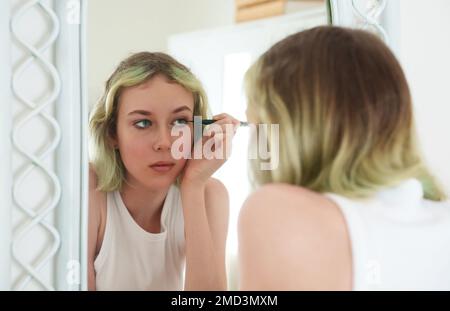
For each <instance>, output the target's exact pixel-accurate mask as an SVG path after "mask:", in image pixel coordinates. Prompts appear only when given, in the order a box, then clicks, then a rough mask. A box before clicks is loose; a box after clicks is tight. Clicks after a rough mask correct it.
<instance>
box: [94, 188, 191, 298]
mask: <svg viewBox="0 0 450 311" xmlns="http://www.w3.org/2000/svg"><path fill="white" fill-rule="evenodd" d="M106 202H107V203H106V207H107V208H106V214H107V216H106V226H105V233H104V237H103V242H102V246H101V248H100V251H99V253H98V256H97V258H96V259H95V261H94V268H95V272H96V289H97V290H183V283H184V282H183V277H184V265H185V248H184V247H185V244H184V243H185V241H184V221H183V210H182V206H181V198H180V192H179V189H178V188H177V187H176V186H175V185H171V186H170V188H169V190H168V192H167V196H166V198H165V201H164V204H163V209H162V212H161V232H160V233H150V232H147V231H145V230H144V229H143V228H142V227H140V226H139V225H138V224H137V223H136V222H135V220H134V219H133V217H132V216H131V214H130V213H129V211H128V209H127V208H126V207H125V205H124V203H123V201H122V198H121V195H120V193H119V192H118V191H114V192H108V193H107V197H106Z"/></svg>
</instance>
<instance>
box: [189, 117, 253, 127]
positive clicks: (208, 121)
mask: <svg viewBox="0 0 450 311" xmlns="http://www.w3.org/2000/svg"><path fill="white" fill-rule="evenodd" d="M216 121H217V120H213V119H203V120H202V125H209V124H213V123H214V122H216ZM188 122H194V121H188ZM239 122H240V123H239V126H249V123H248V122H244V121H239Z"/></svg>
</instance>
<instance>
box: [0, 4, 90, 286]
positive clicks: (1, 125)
mask: <svg viewBox="0 0 450 311" xmlns="http://www.w3.org/2000/svg"><path fill="white" fill-rule="evenodd" d="M86 5H87V1H86V0H58V1H48V0H40V1H39V0H3V1H0V42H2V45H3V46H4V47H5V48H2V49H0V65H1V67H2V70H1V71H0V101H1V103H2V104H1V105H0V141H1V146H2V147H1V149H2V150H1V152H0V172H2V173H1V175H0V198H1V200H2V208H1V209H0V237H1V238H0V290H23V289H29V287H30V286H31V284H33V285H34V286H35V287H36V286H37V288H41V289H46V290H80V289H81V290H85V289H86V288H87V205H88V204H87V202H88V190H87V189H88V156H87V155H88V152H87V126H88V121H87V115H88V105H87V100H86V99H87V96H86V93H87V92H86V85H87V81H86V64H85V61H86V57H85V52H84V51H85V42H86V40H85V38H86V35H85V34H86V31H85V18H84V17H85V15H86V14H85V9H86ZM31 10H33V14H27V13H30V11H31ZM36 12H37V13H36ZM36 14H42V15H43V16H40V17H41V18H42V17H43V18H44V19H48V20H50V26H48V25H47V26H43V27H47V28H49V29H45V31H46V32H45V34H44V41H43V42H42V40H30V37H32V36H33V35H35V36H38V35H39V34H35V32H36V33H37V32H39V31H34V30H35V29H31V30H30V31H27V36H26V39H24V38H22V37H23V35H21V33H20V31H19V30H18V29H19V28H20V29H21V30H23V27H24V26H25V27H30V25H35V24H36V20H33V19H36V18H37V17H36ZM19 24H20V27H19V26H18V25H19ZM31 27H33V26H31ZM36 38H39V39H42V38H41V37H36ZM33 39H34V38H33ZM30 41H35V42H40V44H39V46H33V45H32V43H30ZM18 53H21V54H20V56H21V57H17V56H18V55H17V54H18ZM22 53H23V54H22ZM15 54H16V55H15ZM23 55H24V56H23ZM49 55H50V56H49ZM13 59H18V61H15V62H14V63H13ZM37 63H39V65H40V67H38V68H39V70H41V72H40V73H39V74H36V72H35V71H27V69H29V68H30V66H32V65H34V64H37ZM32 75H34V76H32ZM30 76H31V77H30ZM43 77H45V78H43ZM21 79H31V80H26V81H27V83H26V84H29V81H35V82H36V81H38V82H39V83H40V84H45V83H46V84H45V86H46V90H47V93H46V94H45V95H46V98H45V101H44V102H33V100H31V99H29V98H27V96H28V95H29V92H27V90H25V91H24V90H23V89H22V88H19V87H18V86H17V85H18V81H19V82H20V81H23V80H21ZM17 103H19V104H21V107H25V109H21V112H20V114H18V117H14V119H13V113H12V112H13V106H14V105H16V104H17ZM49 111H54V112H49ZM36 117H40V120H43V122H44V123H45V124H44V125H45V126H46V127H48V128H50V129H51V131H49V132H50V134H49V137H46V141H48V142H50V143H49V146H48V147H47V148H46V149H45V150H44V151H42V152H40V153H39V154H37V153H31V152H30V151H28V150H27V149H26V148H25V146H26V145H25V144H26V143H27V141H26V139H27V137H28V138H29V137H32V135H31V134H32V133H26V131H23V130H22V128H23V126H24V125H26V124H27V123H28V122H30V120H35V119H34V118H36ZM35 121H36V120H35ZM28 125H29V124H28ZM23 129H27V130H28V131H29V128H26V127H25V128H23ZM19 132H20V134H21V135H19ZM24 132H25V134H24ZM27 134H29V135H28V136H27ZM17 154H19V155H20V157H21V158H23V159H25V165H22V169H21V170H20V171H19V170H16V171H13V164H14V160H15V155H16V156H17ZM47 157H52V159H54V162H53V163H52V165H48V164H47V163H48V161H47V160H48V159H46V158H47ZM31 172H34V173H37V174H42V175H45V177H46V178H47V179H49V180H50V184H51V190H50V193H49V196H50V197H51V200H50V203H46V204H44V203H43V206H39V207H38V208H33V209H31V208H30V207H29V206H27V204H25V203H24V201H25V200H23V198H24V197H26V196H27V191H30V190H33V189H30V187H28V188H24V187H22V188H21V186H23V181H24V180H26V179H27V177H29V176H30V173H31ZM47 201H48V200H47ZM47 201H46V202H47ZM15 214H20V215H22V216H23V215H24V216H25V220H23V219H22V221H20V222H19V224H17V225H14V221H13V218H14V215H15ZM48 218H52V220H51V221H50V220H49V219H48ZM37 228H38V229H44V232H45V233H46V234H43V235H36V234H35V232H34V230H35V229H37ZM42 237H44V238H45V239H46V241H42V240H39V241H38V240H37V239H39V238H42ZM39 243H43V245H44V246H47V247H42V249H38V251H37V252H35V254H33V258H29V257H31V256H24V254H27V255H28V254H29V252H24V251H22V250H21V249H20V248H21V247H23V245H33V246H35V245H39ZM48 246H50V247H48ZM36 247H37V246H36ZM49 248H50V250H49ZM44 268H45V269H44ZM13 269H14V271H16V272H18V273H15V274H13V273H12V271H13ZM43 270H46V271H50V272H51V273H50V276H48V275H46V276H45V277H44V276H42V271H43Z"/></svg>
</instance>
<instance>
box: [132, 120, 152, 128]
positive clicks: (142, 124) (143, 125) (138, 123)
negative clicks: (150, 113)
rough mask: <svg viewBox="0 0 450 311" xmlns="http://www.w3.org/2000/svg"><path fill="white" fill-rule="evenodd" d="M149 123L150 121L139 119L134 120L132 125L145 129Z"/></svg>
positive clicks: (150, 123)
mask: <svg viewBox="0 0 450 311" xmlns="http://www.w3.org/2000/svg"><path fill="white" fill-rule="evenodd" d="M150 125H152V121H150V120H147V119H144V120H139V121H136V122H134V126H135V127H136V128H137V129H146V128H147V127H149V126H150Z"/></svg>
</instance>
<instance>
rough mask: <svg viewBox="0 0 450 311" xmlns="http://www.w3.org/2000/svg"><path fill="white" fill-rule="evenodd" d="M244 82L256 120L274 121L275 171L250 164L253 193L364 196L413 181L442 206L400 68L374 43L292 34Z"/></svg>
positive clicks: (355, 35)
mask: <svg viewBox="0 0 450 311" xmlns="http://www.w3.org/2000/svg"><path fill="white" fill-rule="evenodd" d="M245 83H246V92H247V97H248V111H249V113H250V114H251V115H253V117H254V118H255V120H256V122H259V123H265V124H279V138H280V139H279V151H280V154H279V166H278V168H277V169H274V170H271V171H262V170H259V169H258V168H259V166H260V165H259V164H260V160H255V161H252V162H251V163H250V165H251V167H252V169H251V172H250V177H251V181H252V183H253V186H258V185H262V184H266V183H273V182H280V183H289V184H294V185H298V186H302V187H305V188H308V189H311V190H313V191H317V192H321V193H324V192H333V193H337V194H341V195H345V196H348V197H368V196H370V195H372V194H374V193H375V192H376V191H378V190H379V189H381V188H383V187H386V186H394V185H397V184H399V183H400V182H401V181H402V180H405V179H408V178H417V179H418V180H419V181H420V182H421V183H422V185H423V189H424V196H425V198H427V199H431V200H435V201H439V200H444V199H445V194H444V192H443V191H442V190H441V188H440V187H439V186H438V184H437V182H436V180H435V178H434V177H433V176H432V175H431V174H430V173H429V171H428V169H427V168H426V166H425V164H424V162H423V160H422V156H421V155H420V153H419V151H418V147H417V142H416V135H415V130H414V125H413V108H412V103H411V95H410V91H409V87H408V84H407V82H406V78H405V75H404V73H403V70H402V69H401V66H400V64H399V63H398V61H397V60H396V58H395V56H394V55H393V54H392V52H391V51H390V50H389V48H388V47H387V46H386V45H385V44H384V43H383V42H382V41H381V40H380V39H378V38H377V37H376V36H374V35H372V34H369V33H367V32H364V31H360V30H351V29H345V28H339V27H330V26H322V27H316V28H313V29H310V30H307V31H304V32H300V33H297V34H294V35H291V36H289V37H287V38H286V39H284V40H282V41H280V42H279V43H277V44H275V45H274V46H273V47H272V48H270V49H269V50H268V51H267V52H266V53H265V54H263V55H262V56H261V57H260V58H259V59H258V60H257V62H256V63H255V64H253V65H252V66H251V68H250V69H249V70H248V72H247V74H246V77H245Z"/></svg>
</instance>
